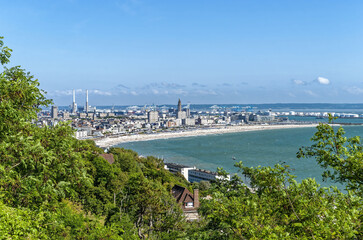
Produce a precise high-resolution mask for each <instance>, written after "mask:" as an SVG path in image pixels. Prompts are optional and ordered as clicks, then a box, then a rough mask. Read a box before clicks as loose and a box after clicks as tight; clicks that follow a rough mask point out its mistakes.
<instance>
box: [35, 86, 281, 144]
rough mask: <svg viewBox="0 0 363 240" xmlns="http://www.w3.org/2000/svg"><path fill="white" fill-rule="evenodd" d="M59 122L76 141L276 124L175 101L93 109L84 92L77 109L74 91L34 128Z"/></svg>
mask: <svg viewBox="0 0 363 240" xmlns="http://www.w3.org/2000/svg"><path fill="white" fill-rule="evenodd" d="M60 121H68V122H69V123H70V125H71V126H72V127H73V128H74V129H76V130H77V132H76V137H77V138H79V139H84V138H95V137H102V136H105V135H123V134H150V133H156V132H161V131H166V132H168V131H175V130H181V129H186V128H203V127H211V126H218V125H241V124H248V123H266V122H270V123H274V122H278V121H280V119H279V118H276V115H275V114H274V113H273V112H271V111H268V112H257V113H251V112H246V111H243V112H236V111H227V110H226V111H224V112H208V111H204V112H203V111H199V112H197V111H191V109H190V107H189V106H186V107H184V108H183V107H182V103H181V101H180V99H179V101H178V104H177V108H176V109H174V108H165V107H163V108H159V109H156V107H149V108H147V107H144V108H140V107H137V106H133V107H128V108H127V109H125V110H114V109H112V108H111V109H96V107H91V106H90V105H89V103H88V91H86V99H85V105H84V107H79V106H77V103H76V98H75V91H74V90H73V101H72V104H71V105H70V106H69V108H68V109H66V108H63V109H60V108H58V107H57V106H52V107H51V109H50V111H42V112H40V113H39V115H38V121H37V122H36V124H37V125H38V126H40V127H42V126H54V125H56V124H58V123H59V122H60Z"/></svg>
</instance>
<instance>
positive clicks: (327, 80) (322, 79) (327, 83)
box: [316, 77, 330, 85]
mask: <svg viewBox="0 0 363 240" xmlns="http://www.w3.org/2000/svg"><path fill="white" fill-rule="evenodd" d="M316 81H317V82H318V83H320V84H323V85H329V84H330V81H329V79H327V78H324V77H318V78H317V79H316Z"/></svg>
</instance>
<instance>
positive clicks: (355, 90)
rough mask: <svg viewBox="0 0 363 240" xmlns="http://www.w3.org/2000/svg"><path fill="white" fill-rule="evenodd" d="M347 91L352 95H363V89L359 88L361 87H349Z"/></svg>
mask: <svg viewBox="0 0 363 240" xmlns="http://www.w3.org/2000/svg"><path fill="white" fill-rule="evenodd" d="M344 90H345V91H347V92H348V93H350V94H354V95H359V94H362V93H363V88H359V87H355V86H354V87H348V88H345V89H344Z"/></svg>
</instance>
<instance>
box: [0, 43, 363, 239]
mask: <svg viewBox="0 0 363 240" xmlns="http://www.w3.org/2000/svg"><path fill="white" fill-rule="evenodd" d="M1 39H2V38H0V63H1V64H2V65H5V64H7V63H8V62H9V57H10V53H11V50H10V49H9V48H6V47H4V45H3V42H2V40H1ZM38 86H39V83H38V81H37V80H36V79H34V77H33V76H31V75H30V74H29V73H26V72H25V71H24V70H22V69H21V68H20V67H12V68H6V67H4V71H3V72H1V73H0V239H362V238H363V235H362V232H363V231H362V212H363V210H362V198H361V197H362V154H363V153H362V150H363V149H362V146H361V143H360V139H359V138H357V137H356V138H351V139H346V138H345V137H344V131H343V130H342V129H339V130H338V132H334V129H333V128H332V127H331V126H329V125H326V124H322V125H319V127H318V128H317V133H316V134H315V136H314V137H313V139H312V140H313V142H314V144H313V145H312V146H311V147H306V148H302V149H301V150H300V152H299V157H316V159H317V161H318V163H319V164H320V165H321V166H323V167H325V168H326V169H327V171H326V173H325V176H326V177H330V178H332V179H333V180H336V181H339V182H342V183H345V184H346V186H347V190H349V191H348V193H347V194H345V193H342V192H340V191H339V190H338V189H336V188H320V187H319V185H318V184H317V183H316V182H315V180H313V179H306V180H303V181H302V182H301V183H297V182H296V181H295V180H294V176H293V175H291V173H290V170H289V167H288V166H286V165H276V166H275V167H256V168H249V167H245V166H244V165H243V164H242V163H239V164H237V165H236V167H238V168H239V170H240V173H241V174H242V175H244V176H245V177H246V181H243V180H242V178H241V177H239V176H237V175H235V176H233V177H232V180H231V181H225V180H218V181H216V182H213V183H206V182H201V183H199V184H193V185H189V183H188V182H186V180H185V179H183V178H182V177H181V176H180V175H172V174H171V173H169V172H168V171H166V170H164V165H163V161H162V160H161V159H158V158H154V157H147V158H140V157H139V156H138V154H137V153H135V152H133V151H131V150H125V149H121V148H111V149H109V153H110V154H113V157H114V160H115V161H114V163H113V164H110V163H108V162H107V161H106V160H105V158H103V157H102V156H100V154H102V153H104V151H103V150H102V149H100V148H98V147H96V146H95V144H94V142H93V141H79V140H76V139H75V138H74V137H73V135H74V132H73V130H72V129H71V128H70V127H69V126H68V125H67V123H63V124H62V123H61V124H58V125H57V126H52V127H44V128H38V127H36V126H35V125H33V124H32V120H34V119H36V117H37V112H39V111H40V107H41V106H47V105H49V104H51V101H50V100H48V99H46V98H45V96H44V94H45V92H44V91H42V90H40V89H39V88H38ZM332 169H333V172H330V170H332ZM220 174H221V175H225V174H226V173H225V172H224V171H222V170H221V171H220ZM175 184H178V185H181V186H185V187H188V188H189V190H190V191H192V189H191V188H194V187H198V188H200V190H201V193H202V195H204V196H207V198H205V199H203V200H201V207H200V209H199V213H200V216H201V218H200V221H197V222H193V223H187V222H186V221H185V219H184V217H183V215H182V211H181V208H180V206H179V205H177V204H176V201H175V200H174V199H173V197H172V196H171V194H170V190H171V188H172V187H173V186H174V185H175Z"/></svg>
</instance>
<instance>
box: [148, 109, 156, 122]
mask: <svg viewBox="0 0 363 240" xmlns="http://www.w3.org/2000/svg"><path fill="white" fill-rule="evenodd" d="M147 120H148V122H149V123H156V122H157V121H158V120H159V113H158V112H157V111H150V112H148V113H147Z"/></svg>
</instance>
